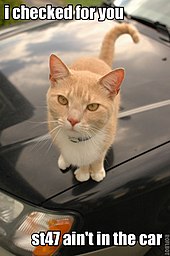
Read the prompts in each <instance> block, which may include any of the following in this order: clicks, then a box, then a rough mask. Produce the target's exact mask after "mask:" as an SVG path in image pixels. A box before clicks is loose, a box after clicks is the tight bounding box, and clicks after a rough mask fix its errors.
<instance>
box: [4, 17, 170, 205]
mask: <svg viewBox="0 0 170 256" xmlns="http://www.w3.org/2000/svg"><path fill="white" fill-rule="evenodd" d="M30 24H32V25H30ZM30 24H29V27H28V28H27V26H28V25H27V24H24V25H22V26H21V27H20V28H22V29H19V30H18V32H17V30H15V33H13V35H12V36H10V33H5V32H4V33H3V35H2V36H3V40H1V42H0V56H1V61H0V70H1V71H0V81H1V91H0V104H1V113H0V115H1V120H0V130H1V131H0V145H1V147H0V177H1V179H0V187H1V188H2V189H3V190H5V191H7V192H8V193H11V194H14V195H15V196H17V197H20V198H21V199H24V200H27V201H29V202H31V203H36V204H41V203H42V202H44V201H45V200H47V199H49V198H51V197H53V196H55V195H57V194H61V193H62V192H64V191H67V190H68V189H70V188H71V187H73V186H77V185H80V183H78V182H77V181H76V180H75V178H74V175H73V171H68V172H65V173H63V172H61V171H60V170H59V168H58V166H57V158H58V156H59V152H58V150H57V149H56V148H55V147H54V146H53V145H52V142H51V140H50V138H49V135H48V130H47V122H46V120H47V108H46V92H47V90H48V87H49V81H48V73H49V70H48V59H49V55H50V54H51V53H56V54H57V55H58V56H60V57H61V58H62V59H63V60H64V61H65V62H66V63H67V64H70V63H71V62H72V61H73V60H74V59H76V58H77V57H80V56H82V55H98V53H99V49H100V44H101V42H102V38H103V36H104V35H105V33H106V31H108V30H109V28H111V27H112V26H114V24H115V23H114V22H109V21H106V22H100V23H98V22H97V21H72V22H66V21H65V22H63V21H62V22H43V23H42V22H41V23H40V24H39V23H36V24H37V25H36V26H35V25H34V24H35V23H30ZM89 28H90V29H89ZM138 28H139V30H140V32H141V40H140V43H139V44H137V45H135V44H134V43H133V42H132V41H131V38H130V37H129V36H128V35H124V36H121V38H120V39H118V42H117V43H116V54H115V60H114V62H113V68H116V67H120V66H121V67H124V68H125V70H126V79H125V81H124V83H123V86H122V90H121V96H122V101H121V112H120V116H119V126H118V131H117V136H116V141H115V143H114V145H113V147H112V148H111V149H110V151H109V152H108V155H107V159H106V163H105V166H106V169H107V170H108V171H110V170H112V169H113V167H114V168H116V166H118V165H120V164H123V163H124V162H126V161H128V160H130V159H132V158H133V157H134V156H138V155H140V154H143V153H144V152H146V151H148V150H151V149H152V148H155V147H157V146H158V145H161V144H163V143H165V142H167V141H168V140H169V137H170V134H169V127H170V119H169V118H168V113H169V110H170V107H169V103H170V102H169V95H170V87H169V81H170V72H169V66H170V48H169V46H168V45H166V43H164V41H162V42H160V38H159V35H158V34H157V32H155V31H154V30H153V29H148V28H147V32H148V33H149V34H150V35H151V36H152V35H153V38H151V37H148V36H147V35H144V34H143V31H144V28H145V30H146V27H144V26H142V25H140V26H138ZM155 37H156V38H157V39H158V40H155ZM89 182H93V181H89Z"/></svg>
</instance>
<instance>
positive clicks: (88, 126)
mask: <svg viewBox="0 0 170 256" xmlns="http://www.w3.org/2000/svg"><path fill="white" fill-rule="evenodd" d="M125 33H127V34H130V35H131V37H132V39H133V41H134V42H135V43H137V42H138V41H139V36H138V32H137V30H136V29H135V28H134V27H133V26H131V25H129V24H118V25H116V26H115V27H113V28H112V29H111V30H110V31H109V32H108V33H107V34H106V36H105V37H104V40H103V43H102V47H101V52H100V55H99V58H94V57H83V58H80V59H78V60H77V61H75V62H74V63H73V64H72V65H71V67H69V68H68V67H67V66H66V65H65V64H64V63H63V62H62V61H61V60H60V59H59V58H58V57H57V56H55V55H53V54H52V55H51V56H50V64H49V65H50V83H51V87H50V88H49V90H48V93H47V105H48V126H49V132H50V134H51V136H52V139H53V143H54V144H56V145H57V146H58V148H59V149H60V151H61V155H60V157H59V159H58V166H59V168H60V169H63V170H64V169H66V168H68V167H69V166H70V165H75V166H77V167H78V169H77V170H76V171H75V172H74V174H75V177H76V179H77V180H79V181H81V182H82V181H86V180H88V179H89V178H90V177H91V178H92V179H93V180H95V181H97V182H99V181H101V180H103V179H104V177H105V176H106V172H105V170H104V164H103V163H104V158H105V155H106V153H107V151H108V149H109V147H110V146H111V145H112V143H113V141H114V138H115V133H116V126H117V115H118V110H119V102H120V93H119V90H120V86H121V83H122V81H123V79H124V69H123V68H118V69H115V70H111V65H112V59H113V54H114V44H115V41H116V39H117V38H118V37H119V36H120V35H122V34H125Z"/></svg>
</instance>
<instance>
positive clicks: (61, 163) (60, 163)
mask: <svg viewBox="0 0 170 256" xmlns="http://www.w3.org/2000/svg"><path fill="white" fill-rule="evenodd" d="M58 166H59V168H60V169H61V170H66V169H67V168H68V167H69V166H70V164H69V163H67V162H66V161H65V160H64V158H63V156H62V155H60V156H59V158H58Z"/></svg>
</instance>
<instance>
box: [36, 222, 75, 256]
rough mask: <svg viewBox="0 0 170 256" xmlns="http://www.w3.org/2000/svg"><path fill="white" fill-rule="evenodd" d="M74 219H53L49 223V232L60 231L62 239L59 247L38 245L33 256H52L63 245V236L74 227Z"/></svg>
mask: <svg viewBox="0 0 170 256" xmlns="http://www.w3.org/2000/svg"><path fill="white" fill-rule="evenodd" d="M72 224H73V219H72V218H66V219H58V220H55V219H51V220H49V221H48V226H49V228H48V230H47V232H48V231H60V232H61V233H60V239H59V243H58V245H54V246H53V245H48V244H46V245H44V246H41V245H38V246H37V247H36V248H35V249H34V251H33V256H52V255H53V254H54V253H55V252H56V251H57V250H58V249H59V247H60V246H61V245H62V236H63V235H64V234H65V233H68V232H69V231H70V229H71V227H72Z"/></svg>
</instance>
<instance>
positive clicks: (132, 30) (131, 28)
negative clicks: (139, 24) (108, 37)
mask: <svg viewBox="0 0 170 256" xmlns="http://www.w3.org/2000/svg"><path fill="white" fill-rule="evenodd" d="M127 25H128V27H129V29H128V30H129V34H130V35H131V37H132V39H133V42H134V43H135V44H137V43H138V42H139V41H140V36H139V32H138V30H137V29H136V28H135V27H134V26H133V25H130V24H127Z"/></svg>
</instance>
